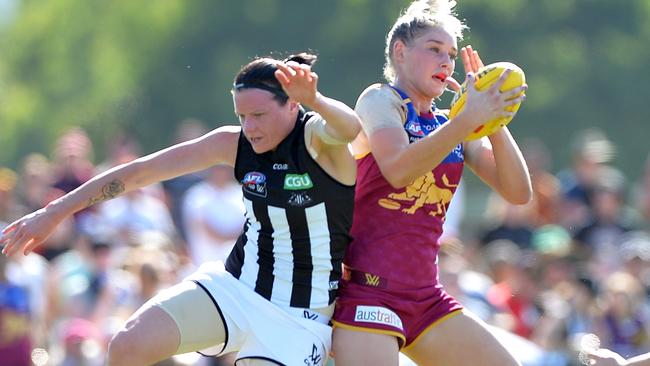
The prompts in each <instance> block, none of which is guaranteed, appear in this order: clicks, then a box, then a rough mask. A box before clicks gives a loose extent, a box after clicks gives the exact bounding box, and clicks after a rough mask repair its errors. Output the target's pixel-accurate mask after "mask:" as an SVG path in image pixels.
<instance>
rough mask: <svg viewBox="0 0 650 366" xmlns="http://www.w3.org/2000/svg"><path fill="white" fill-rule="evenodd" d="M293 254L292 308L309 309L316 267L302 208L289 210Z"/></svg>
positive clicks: (305, 217)
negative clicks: (312, 279) (313, 274)
mask: <svg viewBox="0 0 650 366" xmlns="http://www.w3.org/2000/svg"><path fill="white" fill-rule="evenodd" d="M286 212H287V221H288V222H289V230H290V232H291V248H292V252H293V280H292V282H293V283H292V287H291V302H290V306H294V307H300V308H308V307H310V306H309V305H310V302H311V277H312V272H313V270H314V265H313V262H312V257H311V240H310V237H309V225H308V224H307V216H306V214H305V210H304V209H302V208H289V209H287V211H286Z"/></svg>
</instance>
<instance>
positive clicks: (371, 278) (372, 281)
mask: <svg viewBox="0 0 650 366" xmlns="http://www.w3.org/2000/svg"><path fill="white" fill-rule="evenodd" d="M364 274H365V275H366V285H368V286H372V287H377V286H379V276H376V275H372V274H370V273H364Z"/></svg>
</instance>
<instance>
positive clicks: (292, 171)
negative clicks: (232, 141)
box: [226, 111, 354, 308]
mask: <svg viewBox="0 0 650 366" xmlns="http://www.w3.org/2000/svg"><path fill="white" fill-rule="evenodd" d="M310 118H321V117H320V116H319V115H318V114H316V113H313V112H304V111H301V112H300V114H299V115H298V120H297V122H296V126H295V127H294V129H293V130H292V132H291V133H290V134H289V136H287V138H285V139H284V140H283V141H282V142H281V143H280V145H279V146H278V148H277V149H276V150H275V151H271V152H267V153H264V154H256V153H255V152H254V151H253V148H252V147H251V145H250V143H249V142H248V141H247V140H246V138H245V137H244V136H243V134H241V135H240V137H239V145H238V150H237V159H236V163H235V176H236V178H237V180H238V181H239V182H240V183H241V184H242V190H243V192H244V203H245V206H246V225H245V228H244V232H243V234H242V235H241V236H240V237H239V239H238V240H237V243H236V244H235V247H234V249H233V251H232V252H231V254H230V256H229V257H228V259H227V261H226V270H227V271H228V272H230V273H231V274H232V275H233V276H235V277H236V278H238V279H239V280H240V281H242V282H243V283H244V284H245V285H247V286H248V287H250V288H252V289H254V290H255V292H257V293H258V294H260V295H262V296H263V297H264V298H266V299H268V300H270V301H271V302H273V303H275V304H278V305H281V306H291V307H300V308H320V307H325V306H327V305H329V304H331V303H332V302H334V299H335V296H336V289H337V287H338V281H339V279H340V278H341V263H342V260H343V255H344V254H345V249H346V247H347V245H348V243H349V242H350V236H349V230H350V227H351V225H352V209H353V204H354V186H348V185H344V184H342V183H340V182H338V181H336V180H335V179H333V178H332V177H331V176H330V175H328V174H327V173H326V172H325V171H324V170H323V169H322V168H321V167H320V166H319V165H318V164H317V163H316V161H314V159H313V158H312V157H311V156H310V155H309V152H308V151H307V148H306V146H305V139H304V129H305V123H306V122H307V121H308V120H309V119H310Z"/></svg>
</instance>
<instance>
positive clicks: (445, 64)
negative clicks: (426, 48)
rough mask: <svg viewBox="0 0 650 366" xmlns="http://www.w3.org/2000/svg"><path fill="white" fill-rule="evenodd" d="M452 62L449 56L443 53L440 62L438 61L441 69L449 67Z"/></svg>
mask: <svg viewBox="0 0 650 366" xmlns="http://www.w3.org/2000/svg"><path fill="white" fill-rule="evenodd" d="M452 63H453V60H452V58H451V56H449V55H448V54H446V53H445V54H444V56H442V62H441V63H440V67H441V68H443V69H449V68H451V65H452Z"/></svg>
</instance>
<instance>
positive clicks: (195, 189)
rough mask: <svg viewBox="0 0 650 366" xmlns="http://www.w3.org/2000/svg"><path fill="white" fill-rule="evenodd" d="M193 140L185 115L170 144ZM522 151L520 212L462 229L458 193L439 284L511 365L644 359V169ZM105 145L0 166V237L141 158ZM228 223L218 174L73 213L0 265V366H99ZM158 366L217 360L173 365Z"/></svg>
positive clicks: (236, 194)
mask: <svg viewBox="0 0 650 366" xmlns="http://www.w3.org/2000/svg"><path fill="white" fill-rule="evenodd" d="M205 132H207V131H206V127H205V125H204V124H203V123H202V122H201V121H198V120H192V119H189V120H186V121H183V122H182V123H180V124H179V128H178V131H177V134H176V140H175V141H172V142H181V141H186V140H188V139H192V138H195V137H198V136H200V135H201V134H203V133H205ZM521 145H522V148H523V150H524V155H525V157H526V161H527V163H528V166H529V169H530V172H531V176H532V179H533V188H534V198H533V200H532V201H531V202H530V203H529V204H527V205H524V206H513V205H509V204H507V203H505V202H504V201H501V200H500V199H498V198H497V196H496V195H495V196H493V197H490V198H489V199H488V204H487V205H486V208H485V214H484V219H483V220H481V222H480V223H479V224H475V223H474V224H473V225H472V226H473V227H478V228H479V229H478V230H472V231H473V232H467V230H464V229H463V227H464V225H463V208H464V205H465V204H466V203H465V202H463V199H464V189H461V190H460V192H459V193H458V194H459V197H457V198H456V199H455V200H454V201H453V202H452V205H451V208H450V211H449V217H448V220H447V222H446V224H445V226H446V228H445V230H446V234H445V236H444V237H443V243H442V254H441V257H440V267H441V280H442V282H443V284H444V285H445V286H446V287H447V290H448V291H449V292H450V293H451V294H453V295H454V296H456V297H457V298H458V299H460V300H461V302H462V303H463V304H464V305H465V306H466V307H467V308H468V309H470V310H472V311H473V312H474V313H476V314H477V315H478V316H480V317H481V318H482V319H484V320H485V321H486V322H487V323H488V324H490V325H492V326H494V329H495V332H499V335H500V339H503V340H504V342H508V343H509V344H511V346H512V347H513V351H515V353H516V354H517V355H518V356H520V357H521V358H522V360H523V362H524V364H525V365H553V366H555V365H558V366H561V365H576V364H578V357H577V353H578V351H579V350H578V344H579V340H580V338H581V337H582V336H583V335H584V334H586V333H596V334H598V335H599V337H600V339H601V346H603V347H607V348H610V349H612V350H614V351H616V352H618V353H620V354H622V355H634V354H639V353H643V352H648V351H650V333H648V332H649V330H650V301H648V300H649V299H650V297H648V295H649V294H650V235H649V231H648V230H649V229H650V160H648V162H647V163H646V164H645V171H644V172H643V173H642V174H641V178H640V179H639V181H630V180H629V179H628V178H627V177H626V176H625V175H624V174H622V173H621V171H620V170H618V169H617V168H616V166H615V164H614V157H615V152H616V151H615V146H614V145H613V144H612V143H611V141H610V140H609V139H608V138H607V136H606V135H605V134H604V132H603V131H600V130H585V131H581V132H580V133H578V134H577V135H576V136H575V138H574V145H573V146H572V153H573V155H572V160H571V161H570V162H568V163H567V164H566V166H563V167H562V170H561V171H559V172H552V171H550V168H549V167H550V166H551V161H550V154H549V152H548V150H547V148H546V146H545V145H544V144H543V142H541V141H536V140H529V141H524V142H522V143H521ZM108 146H109V150H110V151H107V152H106V154H105V155H106V156H107V159H106V160H105V161H102V162H95V161H94V157H93V153H94V147H93V144H92V141H91V140H90V139H89V138H88V136H87V134H86V133H85V132H84V131H83V130H82V129H81V128H73V129H70V130H68V131H66V132H64V133H63V134H62V135H61V136H60V138H59V139H58V141H57V142H56V144H55V148H54V150H53V152H52V154H51V156H45V155H41V154H36V153H35V154H31V155H28V156H26V157H24V159H23V160H22V162H21V163H20V165H19V168H18V169H17V171H13V170H11V169H8V168H2V167H0V227H4V226H5V225H6V224H7V223H9V222H12V221H13V220H15V219H16V218H18V217H20V216H22V215H23V214H25V213H28V212H31V211H34V210H36V209H39V208H40V207H42V206H44V205H46V204H47V203H48V202H49V201H51V200H52V199H55V198H56V197H59V196H61V195H62V194H64V193H66V192H69V191H71V190H73V189H75V188H76V187H77V186H79V185H80V184H82V183H83V182H85V181H86V180H88V179H89V178H90V177H92V176H93V175H95V174H97V173H99V172H101V171H104V170H106V169H109V168H111V167H112V166H115V165H118V164H121V163H124V162H127V161H129V160H132V159H134V158H136V157H138V156H140V155H142V151H141V150H140V147H139V144H138V141H135V140H134V139H133V137H132V136H129V135H127V134H124V135H123V136H119V137H116V138H115V139H114V140H113V141H112V142H111V143H110V144H108ZM461 187H463V186H462V185H461ZM243 213H244V206H243V203H242V198H241V191H240V188H239V186H238V184H237V182H235V181H234V178H233V172H232V168H229V167H225V166H215V167H213V168H210V169H208V170H206V171H203V172H199V173H196V174H192V175H187V176H182V177H178V178H175V179H172V180H169V181H165V182H163V183H162V184H160V185H153V186H149V187H146V188H144V189H140V190H137V191H133V192H130V193H128V194H125V195H123V196H120V197H118V198H116V199H113V200H111V201H106V202H104V203H101V204H98V205H96V206H92V207H90V208H88V209H85V210H84V211H81V212H79V213H78V214H77V215H76V216H75V217H74V218H72V219H70V220H69V222H65V223H64V224H62V225H60V226H59V228H58V230H57V231H56V232H55V234H53V235H52V236H51V237H50V238H49V239H48V240H47V242H46V244H44V245H43V246H42V247H40V248H39V249H38V250H37V253H34V254H30V255H29V256H22V255H17V256H13V257H9V258H7V257H5V256H0V360H2V364H3V365H5V364H6V365H15V366H22V365H65V366H77V365H80V366H81V365H100V364H101V363H102V359H103V355H104V352H105V349H106V346H107V344H108V341H109V340H110V338H111V336H112V334H113V333H114V332H115V331H116V329H117V328H118V327H119V326H120V325H121V324H122V323H123V322H124V321H125V320H126V318H128V316H129V315H130V314H132V313H133V312H134V311H135V310H136V309H137V308H138V307H139V306H140V305H141V304H143V303H144V302H145V301H146V300H147V299H149V298H150V297H152V296H153V294H155V293H156V292H157V291H159V290H160V289H162V288H165V287H167V286H170V285H171V284H174V283H176V282H178V281H180V280H181V279H182V278H183V277H184V276H186V275H188V274H189V273H191V272H192V271H193V270H194V269H196V268H197V266H198V265H200V264H201V263H202V262H205V261H211V260H212V261H223V260H224V259H225V257H226V256H227V255H228V253H229V251H230V249H231V248H232V246H233V244H234V241H235V239H236V237H237V236H238V235H239V233H240V231H241V228H242V226H243V220H244V219H243ZM514 348H516V350H515V349H514ZM161 364H165V365H232V358H229V357H225V358H220V359H211V358H204V357H201V356H200V355H198V354H187V355H181V356H177V357H175V358H173V359H170V360H167V361H165V362H163V363H161Z"/></svg>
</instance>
